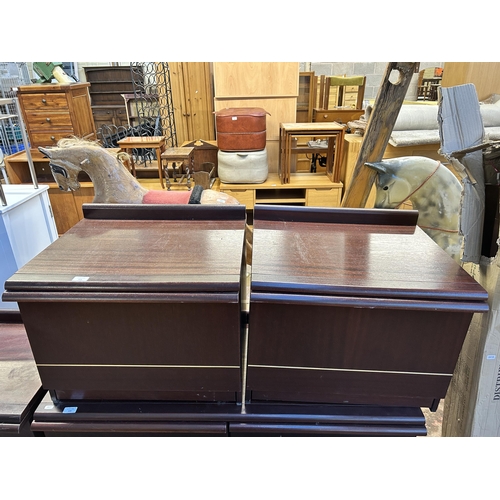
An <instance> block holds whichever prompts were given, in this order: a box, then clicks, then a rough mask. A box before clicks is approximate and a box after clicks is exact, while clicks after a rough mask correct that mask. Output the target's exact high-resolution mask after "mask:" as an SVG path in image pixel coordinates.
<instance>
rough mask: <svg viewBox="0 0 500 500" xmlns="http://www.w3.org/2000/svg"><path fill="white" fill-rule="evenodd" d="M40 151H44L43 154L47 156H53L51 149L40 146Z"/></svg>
mask: <svg viewBox="0 0 500 500" xmlns="http://www.w3.org/2000/svg"><path fill="white" fill-rule="evenodd" d="M38 151H40V153H42V154H43V155H45V156H46V157H47V158H51V155H50V150H49V149H46V148H42V147H41V146H38Z"/></svg>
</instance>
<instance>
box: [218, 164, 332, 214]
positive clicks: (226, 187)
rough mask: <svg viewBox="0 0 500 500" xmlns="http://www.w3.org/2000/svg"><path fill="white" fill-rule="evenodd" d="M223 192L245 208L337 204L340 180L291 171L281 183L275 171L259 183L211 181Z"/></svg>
mask: <svg viewBox="0 0 500 500" xmlns="http://www.w3.org/2000/svg"><path fill="white" fill-rule="evenodd" d="M214 189H218V190H219V191H222V192H223V193H227V194H229V195H231V196H234V197H235V198H236V199H237V200H238V201H239V202H240V203H242V204H243V205H245V206H246V208H247V210H253V208H254V206H255V205H258V204H262V203H265V204H278V205H302V206H307V207H338V206H340V199H341V196H342V183H340V182H331V181H330V179H328V177H327V176H326V175H325V174H321V173H317V174H310V173H296V174H291V177H290V182H289V183H288V184H281V180H280V178H279V175H278V174H274V173H273V174H269V175H268V177H267V180H266V181H265V182H263V183H262V184H226V183H223V182H220V181H217V183H216V184H215V185H214Z"/></svg>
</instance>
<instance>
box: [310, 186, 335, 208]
mask: <svg viewBox="0 0 500 500" xmlns="http://www.w3.org/2000/svg"><path fill="white" fill-rule="evenodd" d="M341 194H342V188H341V187H340V186H339V187H338V188H331V189H308V190H307V191H306V206H308V207H338V206H340V199H341Z"/></svg>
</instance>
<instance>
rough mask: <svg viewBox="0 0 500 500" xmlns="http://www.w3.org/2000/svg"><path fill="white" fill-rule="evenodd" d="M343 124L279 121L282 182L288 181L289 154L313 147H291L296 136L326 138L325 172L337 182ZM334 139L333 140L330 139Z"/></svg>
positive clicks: (340, 159) (279, 166) (289, 168)
mask: <svg viewBox="0 0 500 500" xmlns="http://www.w3.org/2000/svg"><path fill="white" fill-rule="evenodd" d="M344 134H345V126H344V125H341V124H339V123H336V122H328V123H281V124H280V138H279V142H280V147H279V149H280V150H279V163H278V168H279V170H278V172H279V176H280V179H281V183H282V184H288V183H289V182H290V172H291V167H290V164H291V155H292V154H300V153H308V152H310V151H312V150H313V149H315V148H310V147H309V146H300V147H293V143H294V141H293V139H295V138H298V137H316V138H327V139H328V149H327V161H326V174H327V176H328V178H329V179H330V180H331V181H332V182H339V178H340V164H341V161H342V146H343V143H344ZM331 139H334V140H331Z"/></svg>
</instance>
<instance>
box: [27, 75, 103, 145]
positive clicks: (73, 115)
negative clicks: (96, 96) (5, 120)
mask: <svg viewBox="0 0 500 500" xmlns="http://www.w3.org/2000/svg"><path fill="white" fill-rule="evenodd" d="M89 86H90V84H88V83H71V84H54V85H53V84H43V85H22V86H20V87H19V88H18V91H17V96H18V98H19V105H20V107H21V110H22V113H23V118H24V123H25V124H26V129H27V132H28V137H29V141H30V146H31V149H37V148H38V146H55V145H56V144H57V142H58V141H59V139H62V138H64V137H71V136H76V137H81V138H84V139H88V140H95V139H96V131H95V125H94V119H93V117H92V110H91V108H90V97H89V90H88V88H89Z"/></svg>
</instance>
